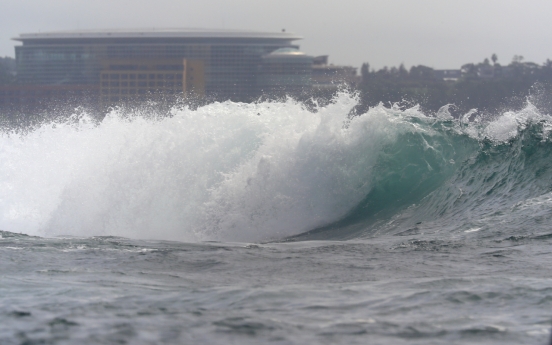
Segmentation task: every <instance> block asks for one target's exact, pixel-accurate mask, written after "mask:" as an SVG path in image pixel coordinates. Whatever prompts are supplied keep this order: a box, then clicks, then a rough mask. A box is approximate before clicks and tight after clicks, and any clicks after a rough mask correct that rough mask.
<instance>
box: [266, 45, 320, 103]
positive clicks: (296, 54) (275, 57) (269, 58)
mask: <svg viewBox="0 0 552 345" xmlns="http://www.w3.org/2000/svg"><path fill="white" fill-rule="evenodd" d="M312 70H313V66H312V56H308V55H305V53H302V52H300V51H299V50H298V49H295V48H280V49H277V50H275V51H273V52H272V53H270V54H267V55H264V56H263V57H262V63H261V65H260V69H259V79H258V85H259V87H260V88H261V92H263V93H267V94H269V95H275V96H284V95H286V94H291V95H297V94H300V93H302V92H310V90H311V86H312Z"/></svg>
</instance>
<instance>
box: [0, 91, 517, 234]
mask: <svg viewBox="0 0 552 345" xmlns="http://www.w3.org/2000/svg"><path fill="white" fill-rule="evenodd" d="M356 104H357V100H356V98H355V97H354V96H351V95H349V94H341V95H339V96H338V97H337V98H336V99H335V102H333V103H332V104H330V105H328V106H325V107H320V108H319V109H318V110H317V111H309V110H308V109H306V108H305V107H304V106H303V105H301V104H299V103H297V102H295V101H293V100H288V101H286V102H266V103H259V104H242V103H232V102H224V103H213V104H210V105H207V106H204V107H200V108H198V109H196V110H191V109H189V108H184V109H175V110H174V111H173V116H172V117H166V118H162V119H159V118H155V119H154V118H150V117H148V116H130V117H128V116H123V115H122V113H121V111H117V110H114V111H113V112H112V113H110V114H109V115H108V116H107V117H106V118H105V119H104V120H103V121H102V122H101V123H100V124H95V123H93V121H90V120H89V119H88V118H87V117H86V116H83V117H80V118H79V119H78V121H75V119H73V121H68V122H66V123H62V124H59V123H58V124H48V125H44V126H42V127H40V128H38V129H36V130H34V131H31V132H30V133H28V134H25V135H22V134H14V133H6V132H4V133H0V229H2V230H7V231H12V232H23V233H26V234H31V235H41V236H57V235H76V236H93V235H115V236H125V237H131V238H155V239H171V240H184V241H198V240H224V241H259V240H266V239H272V238H281V237H283V236H289V235H294V234H299V233H301V232H303V231H307V230H310V229H313V228H315V227H318V226H322V225H325V224H327V223H330V222H333V221H336V220H338V219H340V218H341V217H343V216H344V215H345V214H346V213H347V212H348V211H350V210H351V209H352V208H353V207H354V206H356V205H357V204H358V203H359V202H360V201H361V200H362V199H363V198H364V197H365V196H366V194H367V193H368V192H369V191H370V189H371V181H372V176H371V173H372V168H373V166H374V164H375V163H376V159H377V157H378V154H379V153H380V150H381V148H382V147H383V146H385V145H387V144H389V143H392V142H394V140H396V137H397V135H398V134H399V133H401V132H405V131H412V132H418V131H421V132H424V133H425V134H428V133H429V134H431V133H430V132H431V126H420V124H419V122H418V124H416V123H415V122H409V121H405V119H407V118H409V117H417V118H419V119H421V120H422V122H423V121H426V122H431V121H435V120H434V119H430V118H427V117H425V115H423V114H422V113H421V112H420V111H419V110H418V109H417V108H412V109H408V110H405V111H401V110H399V109H395V108H391V109H388V108H385V107H383V106H378V107H375V108H372V109H370V110H369V111H368V113H366V114H363V115H362V116H358V117H354V118H353V119H352V120H350V119H349V118H348V114H349V113H350V110H351V109H352V108H353V107H354V106H355V105H356ZM516 116H517V115H516ZM520 116H521V115H520ZM509 117H511V115H509V114H508V113H507V114H505V115H504V116H503V117H502V118H501V119H498V120H497V121H498V122H496V121H495V122H494V123H495V124H494V125H493V124H491V125H490V126H488V130H487V132H486V133H487V134H489V133H491V134H493V133H494V134H496V133H498V134H497V135H498V136H497V138H503V136H501V134H500V133H507V134H505V135H506V136H505V137H504V138H506V137H509V136H510V135H512V133H513V131H514V130H515V129H516V126H515V125H514V124H512V123H511V122H512V121H510V119H509ZM514 117H515V116H514ZM447 120H448V119H447ZM493 126H494V127H493ZM494 134H493V135H494Z"/></svg>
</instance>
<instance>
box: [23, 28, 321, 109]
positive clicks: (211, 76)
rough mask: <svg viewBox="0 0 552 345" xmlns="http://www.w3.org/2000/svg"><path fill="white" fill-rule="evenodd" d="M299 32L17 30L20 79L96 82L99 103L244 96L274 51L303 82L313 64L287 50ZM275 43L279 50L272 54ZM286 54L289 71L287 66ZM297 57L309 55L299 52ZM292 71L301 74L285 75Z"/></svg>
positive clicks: (251, 94)
mask: <svg viewBox="0 0 552 345" xmlns="http://www.w3.org/2000/svg"><path fill="white" fill-rule="evenodd" d="M299 39H301V37H299V36H296V35H294V34H291V33H286V32H277V33H262V32H250V31H230V30H225V31H209V30H200V29H159V30H155V29H154V30H106V31H66V32H51V33H33V34H21V35H20V36H19V37H16V38H14V40H16V41H20V42H22V45H19V46H16V47H15V53H16V61H17V80H18V84H22V85H29V86H30V85H32V86H37V85H41V86H49V87H50V88H51V89H52V90H53V89H55V86H59V89H64V86H72V87H74V89H78V88H79V87H80V88H83V89H86V88H87V87H88V88H90V89H91V90H92V89H97V90H98V92H99V93H100V94H101V95H102V96H101V97H102V102H104V103H105V102H117V101H119V100H124V99H126V98H132V97H137V96H138V95H139V94H142V95H143V94H149V95H151V94H154V93H165V94H167V93H168V94H170V93H180V92H184V93H190V92H192V93H195V94H198V95H207V96H209V97H212V98H216V99H231V100H237V101H248V100H251V99H254V98H255V97H258V96H259V95H260V94H261V93H262V92H263V88H266V86H267V84H266V83H267V80H268V79H270V78H268V79H267V74H268V73H270V72H267V71H265V70H263V66H265V67H267V68H274V66H273V64H272V63H270V61H274V60H275V59H277V60H278V61H280V65H282V66H284V67H283V68H284V70H282V71H280V72H281V73H283V74H286V73H287V74H288V78H287V79H286V80H288V81H289V82H290V83H292V84H294V85H297V84H298V83H299V84H302V85H305V86H308V84H309V82H308V80H309V79H310V73H311V70H310V69H309V68H306V69H305V68H302V69H300V70H296V67H297V54H296V53H291V54H290V52H291V51H293V52H295V51H297V49H298V46H297V45H296V44H294V41H296V40H299ZM282 49H284V50H282ZM286 49H288V50H286ZM275 51H280V52H281V53H280V54H277V55H270V54H271V53H273V52H275ZM285 53H287V54H285ZM286 58H287V60H286ZM288 60H289V62H290V64H289V66H290V67H291V68H292V69H294V68H295V70H293V73H291V72H289V71H286V70H285V67H286V66H287V65H286V63H287V61H288ZM299 60H301V61H302V62H303V63H305V62H307V63H309V62H308V60H309V58H308V57H307V56H304V54H303V55H302V56H301V57H300V58H299ZM311 60H312V58H311ZM298 73H299V74H298ZM292 74H294V75H296V77H297V78H298V80H300V81H299V82H297V81H296V80H292V79H293V78H291V79H290V78H289V76H291V75H292ZM273 79H274V78H273ZM75 87H76V88H75Z"/></svg>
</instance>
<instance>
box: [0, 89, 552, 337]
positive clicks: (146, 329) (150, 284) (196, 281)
mask: <svg viewBox="0 0 552 345" xmlns="http://www.w3.org/2000/svg"><path fill="white" fill-rule="evenodd" d="M355 105H356V99H355V97H354V96H352V95H349V94H346V93H344V94H341V95H339V96H338V97H336V99H335V101H334V102H333V103H332V104H330V105H328V106H324V107H319V108H318V109H315V110H312V109H307V108H306V107H305V106H303V105H301V104H299V103H296V102H294V101H292V100H289V101H287V102H271V103H259V104H236V103H230V102H226V103H214V104H210V105H207V106H204V107H201V108H198V109H195V110H192V109H188V108H183V109H174V110H173V113H172V116H171V117H162V118H160V117H158V116H155V114H136V113H135V114H130V115H129V114H128V113H124V112H123V111H122V110H115V111H113V112H112V113H111V114H109V115H108V116H107V117H106V119H104V121H102V122H101V123H96V122H95V121H93V120H91V119H90V118H89V117H87V116H86V115H79V116H77V115H76V116H75V117H74V118H72V119H71V120H70V121H66V122H51V123H47V124H44V125H42V126H37V127H36V128H33V129H29V130H27V131H25V132H17V131H12V130H9V129H5V130H3V131H2V132H0V229H3V230H4V232H2V233H1V236H2V238H1V239H0V320H1V322H0V343H2V344H4V343H5V344H73V343H77V342H80V343H84V344H112V343H129V344H159V343H168V344H173V343H186V344H187V343H193V344H197V343H206V344H233V343H235V344H249V343H250V344H259V343H275V344H307V343H308V344H335V343H340V344H345V343H347V344H366V343H372V344H402V343H404V344H474V343H478V344H520V343H526V344H529V343H531V344H546V343H547V341H548V339H549V336H550V326H551V321H552V317H551V314H552V312H551V310H552V308H551V306H552V269H550V264H549V263H550V262H551V259H552V250H551V249H550V248H551V247H550V246H551V245H552V229H551V227H550V224H551V217H552V208H551V207H552V169H551V168H552V160H551V157H550V156H551V155H552V142H551V140H550V130H551V129H552V117H550V116H549V115H547V114H544V113H542V112H540V111H539V110H538V109H537V108H535V107H534V106H532V105H531V104H530V103H528V105H527V106H526V108H525V109H523V110H521V111H516V112H513V111H512V112H504V113H502V114H496V115H495V116H494V117H492V118H489V117H487V118H483V117H478V116H477V114H467V115H466V117H465V118H463V119H460V120H454V119H452V118H451V117H450V115H449V114H448V112H447V110H446V108H443V109H442V110H441V111H440V112H439V113H438V114H436V115H435V116H428V115H425V114H423V113H422V112H421V111H420V110H419V109H417V108H411V109H400V108H398V107H392V108H386V107H384V106H378V107H375V108H372V109H370V110H369V111H368V112H367V113H365V114H358V116H354V117H351V116H350V114H351V109H353V107H354V106H355ZM468 120H471V121H468Z"/></svg>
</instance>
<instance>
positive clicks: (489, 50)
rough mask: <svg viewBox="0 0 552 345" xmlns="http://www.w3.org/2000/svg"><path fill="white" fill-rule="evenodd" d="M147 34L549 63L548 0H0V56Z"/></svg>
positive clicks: (375, 60) (395, 57) (349, 61)
mask: <svg viewBox="0 0 552 345" xmlns="http://www.w3.org/2000/svg"><path fill="white" fill-rule="evenodd" d="M153 27H155V28H162V27H183V28H186V27H189V28H193V27H196V28H215V29H217V28H226V29H247V30H258V31H280V30H282V29H283V28H285V29H286V31H287V32H292V33H295V34H299V35H301V36H303V37H304V39H303V40H301V41H298V42H297V43H298V44H299V45H300V46H301V50H303V51H304V52H306V53H307V54H310V55H330V62H332V63H335V64H346V65H353V66H355V67H359V66H360V64H361V63H362V62H369V63H370V65H371V66H372V67H376V68H381V67H383V66H397V65H399V64H400V63H404V64H405V65H406V66H407V67H410V66H412V65H417V64H424V65H427V66H430V67H434V68H459V67H460V66H461V65H462V64H464V63H467V62H479V61H482V60H483V59H484V58H485V57H490V56H491V54H493V53H496V54H497V55H498V58H499V62H501V63H503V64H507V63H510V61H511V60H512V57H513V56H514V55H523V56H524V57H525V61H533V62H537V63H539V64H540V63H542V62H544V61H545V60H546V59H547V58H551V59H552V1H550V0H524V1H521V0H500V1H499V0H339V1H337V0H336V1H334V0H317V1H315V0H186V1H178V0H155V1H150V0H0V33H1V34H0V56H14V54H15V53H14V49H13V46H14V45H15V44H18V43H17V42H15V41H12V40H11V38H12V37H15V36H17V35H19V34H20V33H32V32H46V31H56V30H73V29H102V28H153Z"/></svg>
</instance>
